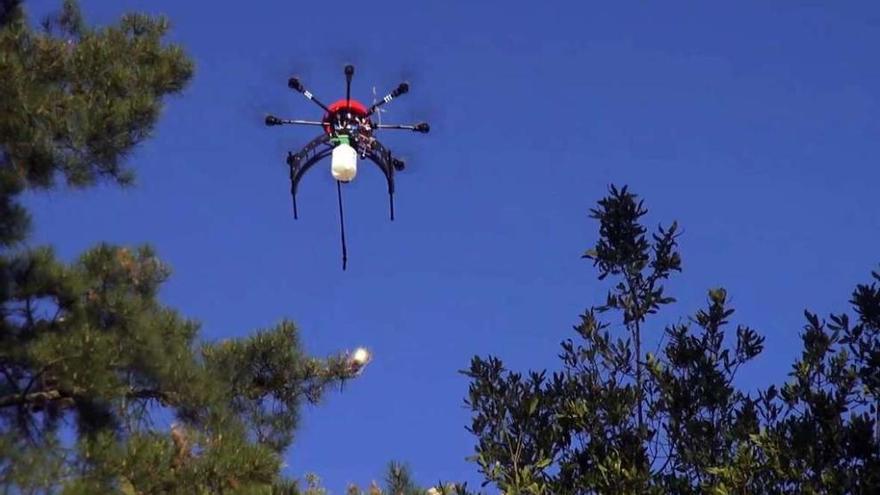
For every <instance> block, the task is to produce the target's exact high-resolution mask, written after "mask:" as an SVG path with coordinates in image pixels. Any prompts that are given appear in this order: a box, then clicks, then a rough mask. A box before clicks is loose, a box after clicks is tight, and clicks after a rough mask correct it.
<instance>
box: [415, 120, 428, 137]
mask: <svg viewBox="0 0 880 495" xmlns="http://www.w3.org/2000/svg"><path fill="white" fill-rule="evenodd" d="M413 130H414V131H415V132H421V133H422V134H427V133H428V132H429V131H430V130H431V126H430V125H428V123H427V122H421V123H419V124H416V125H415V128H413Z"/></svg>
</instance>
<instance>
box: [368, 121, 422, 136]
mask: <svg viewBox="0 0 880 495" xmlns="http://www.w3.org/2000/svg"><path fill="white" fill-rule="evenodd" d="M376 129H397V130H405V131H413V132H420V133H422V134H427V133H429V132H431V126H430V125H429V124H428V123H427V122H419V123H418V124H379V125H377V126H376Z"/></svg>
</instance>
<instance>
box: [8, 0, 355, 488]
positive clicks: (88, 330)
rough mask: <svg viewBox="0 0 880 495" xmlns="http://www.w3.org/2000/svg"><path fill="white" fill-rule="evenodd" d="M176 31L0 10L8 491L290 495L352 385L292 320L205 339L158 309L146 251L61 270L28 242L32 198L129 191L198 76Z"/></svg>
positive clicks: (114, 250)
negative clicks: (295, 446)
mask: <svg viewBox="0 0 880 495" xmlns="http://www.w3.org/2000/svg"><path fill="white" fill-rule="evenodd" d="M168 29H169V23H168V21H167V20H166V19H165V18H163V17H156V16H150V15H146V14H128V15H125V16H124V17H123V18H122V19H121V20H120V21H119V22H118V23H116V24H113V25H110V26H106V27H91V26H88V25H87V23H86V22H85V21H84V19H83V17H82V15H81V14H80V11H79V9H78V6H77V4H76V3H75V2H73V1H65V2H63V3H62V4H61V5H60V7H59V9H58V11H57V12H56V13H55V14H53V15H51V16H49V17H47V18H46V19H45V20H44V22H42V23H34V22H33V21H32V20H31V19H30V18H29V17H28V16H27V15H26V12H25V10H24V8H23V5H22V3H21V2H20V1H16V0H0V486H2V487H3V491H4V493H70V494H77V493H82V494H93V493H123V494H135V493H182V494H183V493H185V494H198V493H298V488H297V485H296V484H295V483H293V482H290V481H286V480H284V479H283V478H282V476H281V474H280V472H281V466H282V454H283V452H284V451H285V449H286V448H287V447H288V446H290V444H291V441H292V439H293V433H294V431H295V430H296V428H297V426H298V425H297V417H298V416H297V413H298V411H299V409H300V407H301V406H302V405H303V404H306V403H314V402H317V401H318V400H319V398H320V397H321V395H322V393H323V392H324V391H325V390H326V389H327V388H328V387H330V386H331V385H336V384H341V383H342V382H343V381H344V380H347V379H349V378H353V377H354V376H356V375H357V373H358V372H359V371H360V370H361V369H362V364H363V363H360V362H358V361H355V360H353V359H351V358H350V357H349V356H347V355H345V354H343V353H340V354H338V355H335V356H331V357H328V358H324V359H319V358H315V357H311V356H309V355H307V354H306V353H305V351H304V350H303V347H302V345H301V342H300V340H299V334H298V331H297V329H296V327H295V326H294V325H293V324H292V323H290V322H289V321H281V322H280V323H279V324H278V325H276V326H274V327H272V328H268V329H263V330H259V331H257V332H254V333H252V334H251V335H250V336H248V337H243V338H240V339H234V340H228V341H222V342H213V343H212V342H207V341H204V340H202V339H200V338H199V332H200V326H199V324H198V322H197V321H195V320H193V319H190V318H187V317H184V316H183V315H181V314H179V313H178V312H177V311H175V310H174V309H172V308H170V307H168V306H166V305H165V304H163V303H162V302H161V301H160V300H159V299H158V297H157V294H158V292H159V289H160V288H161V286H162V284H163V283H165V282H166V281H167V280H168V277H169V275H170V270H169V268H168V266H167V265H166V264H164V263H163V262H162V261H161V260H160V259H159V258H158V257H157V255H156V253H155V251H154V250H153V249H152V248H150V247H148V246H140V247H126V246H113V245H108V244H98V245H97V246H96V247H94V248H92V249H90V250H88V251H86V252H85V253H83V254H82V255H81V256H79V257H78V258H77V259H75V260H73V261H72V262H66V261H63V260H61V259H59V258H58V257H57V256H56V255H55V254H54V252H53V250H52V248H51V247H48V246H33V245H31V244H30V243H29V242H28V232H29V225H30V218H29V215H28V212H27V209H26V207H25V206H24V204H23V203H22V195H23V194H24V193H25V192H26V191H29V190H40V189H49V188H58V187H63V186H67V187H71V188H87V187H89V186H92V185H94V184H97V183H101V182H104V183H111V184H118V185H121V186H127V185H130V184H132V182H133V179H134V172H133V169H132V168H131V167H130V166H129V161H128V158H129V156H130V154H131V153H132V151H133V150H134V148H135V147H136V146H137V145H138V144H139V143H141V142H143V141H144V140H145V139H147V138H148V137H149V136H150V134H151V132H152V131H153V129H154V127H155V125H156V123H157V121H158V118H159V116H160V113H161V109H162V107H163V104H164V103H165V101H166V100H167V98H168V97H169V96H171V95H174V94H177V93H179V92H180V91H181V90H182V89H183V88H184V87H186V85H187V83H188V82H189V81H190V79H191V78H192V76H193V63H192V61H191V59H190V58H189V56H188V55H187V54H186V53H185V51H184V50H183V48H182V47H180V46H178V45H174V44H169V43H167V42H166V41H165V36H166V33H167V32H168ZM49 235H50V236H51V233H49ZM171 420H173V423H170V421H171ZM169 423H170V424H169Z"/></svg>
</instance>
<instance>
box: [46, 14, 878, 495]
mask: <svg viewBox="0 0 880 495" xmlns="http://www.w3.org/2000/svg"><path fill="white" fill-rule="evenodd" d="M58 3H60V2H59V1H55V0H51V1H50V0H40V1H36V2H32V5H31V10H32V11H37V12H43V11H45V9H46V8H47V7H48V6H50V5H56V4H58ZM710 3H711V4H712V6H710V5H709V4H710ZM771 3H772V4H773V6H770V4H771ZM83 7H84V10H85V13H86V15H87V17H88V19H89V20H90V21H92V22H97V23H108V22H112V21H114V20H116V19H117V18H118V16H119V15H120V14H121V13H122V12H124V11H128V10H133V9H134V10H143V11H147V12H152V13H164V14H167V15H168V16H169V17H170V19H171V20H172V22H173V26H174V28H173V33H172V38H173V39H174V40H175V41H178V42H181V43H183V44H184V45H185V46H186V48H187V50H188V51H189V53H190V54H191V55H192V56H193V57H194V58H195V61H196V64H197V71H196V76H195V79H194V81H193V83H192V85H191V86H190V87H189V88H188V89H187V90H186V91H185V93H184V94H183V95H181V96H179V97H176V98H173V99H171V100H170V101H169V102H168V106H167V111H166V112H165V114H164V117H163V119H162V121H161V124H160V125H159V127H158V129H157V132H156V137H155V139H153V140H151V141H149V142H148V143H146V144H145V145H143V146H142V147H140V148H139V150H138V152H137V153H135V154H134V156H133V157H132V163H133V165H134V166H135V167H136V168H137V171H138V172H139V185H138V187H137V188H135V189H132V190H128V191H119V190H116V189H113V188H110V187H103V188H100V189H99V190H97V191H94V190H92V191H87V192H76V193H71V192H64V191H62V192H53V193H49V194H40V195H38V196H36V197H32V198H31V199H30V204H31V205H32V206H33V207H34V209H35V217H36V225H37V232H36V234H37V236H36V237H37V242H51V243H53V244H55V245H56V246H57V248H58V250H59V251H60V253H62V254H63V255H64V256H65V257H68V258H70V257H73V256H74V255H75V254H76V253H79V252H81V251H82V250H84V249H86V248H87V247H89V246H91V245H93V244H94V243H95V242H97V241H99V240H109V241H112V242H117V243H144V242H149V243H151V244H153V245H154V246H156V247H157V249H158V250H159V252H160V254H161V255H162V257H163V258H164V259H165V260H167V261H168V262H170V263H171V264H172V266H173V267H174V268H175V274H174V277H173V279H172V280H171V282H170V283H169V284H168V286H167V287H166V289H165V291H164V292H163V294H162V297H163V299H164V301H166V302H167V303H168V304H170V305H173V306H175V307H177V308H179V309H180V310H181V311H182V312H183V313H184V314H186V315H188V316H191V317H195V318H198V319H200V320H201V321H203V322H204V335H205V337H206V338H211V339H218V338H224V337H229V336H242V335H246V334H247V333H248V332H250V331H251V330H253V329H255V328H261V327H267V326H270V325H273V324H275V323H277V322H278V321H279V320H280V319H281V318H283V317H289V318H292V319H294V320H295V321H296V322H297V323H298V325H299V327H300V329H301V331H302V337H303V340H304V342H305V344H306V346H307V348H308V349H309V350H310V351H312V352H313V353H316V354H329V353H333V352H335V351H338V350H344V349H352V348H354V347H355V346H358V345H366V346H369V347H370V348H371V349H373V351H374V352H375V361H374V362H373V364H372V365H371V366H370V367H369V369H368V371H367V372H366V373H365V374H364V375H363V377H362V378H360V379H359V380H357V381H356V382H353V383H352V384H350V386H348V387H347V389H346V390H345V391H344V392H343V393H331V394H329V395H328V397H327V400H326V401H325V403H324V404H323V405H321V406H319V407H317V408H311V409H309V410H308V411H306V413H305V417H304V421H303V427H302V429H301V431H300V432H299V436H298V438H297V439H296V443H295V444H294V446H293V448H292V449H291V450H290V452H289V454H288V456H287V463H288V464H289V467H288V468H287V470H288V472H289V473H290V474H292V475H299V474H302V473H304V472H306V471H315V472H317V473H318V474H320V475H321V476H322V477H324V478H325V480H326V481H327V483H328V485H329V486H330V487H331V488H332V489H333V490H334V491H335V492H336V493H341V492H342V490H343V488H344V486H345V484H346V483H347V482H349V481H353V482H359V483H366V482H368V481H369V480H370V479H372V478H374V477H376V476H378V475H381V473H382V471H383V469H384V466H385V463H386V462H387V461H388V460H390V459H403V460H406V461H408V462H409V463H410V464H411V466H412V467H413V468H414V470H415V473H416V475H417V477H418V478H419V479H421V480H423V481H425V482H428V483H429V482H432V481H435V480H437V479H457V480H471V481H472V482H475V481H478V480H479V477H478V475H477V474H476V470H475V466H474V465H472V464H469V463H467V462H466V461H465V460H464V458H465V456H467V455H470V453H471V452H472V449H473V439H472V438H471V436H470V435H469V434H468V433H467V432H466V431H465V429H464V428H465V425H466V424H467V423H468V420H469V414H468V412H467V411H466V410H465V409H464V408H463V406H462V400H463V398H464V395H465V392H466V389H467V381H466V380H465V379H464V378H463V377H462V376H461V375H459V374H458V373H457V370H459V369H462V368H464V367H466V366H467V365H468V362H469V360H470V358H471V356H473V355H474V354H480V355H485V354H488V353H493V354H497V355H499V356H501V357H503V358H504V359H505V360H506V361H507V363H508V364H509V365H511V366H512V367H514V368H517V369H525V368H527V367H532V368H544V367H551V368H552V367H556V366H557V359H556V355H557V353H558V343H559V341H560V340H562V339H563V338H566V337H568V336H570V335H572V333H571V325H572V324H573V323H575V322H576V320H577V316H578V314H579V313H580V312H581V311H583V310H584V308H586V307H587V306H589V305H591V304H595V303H599V302H600V301H601V300H602V299H603V296H602V295H603V294H604V290H605V289H604V286H602V285H599V283H598V282H597V281H596V279H595V272H594V270H593V269H592V268H591V266H590V265H589V264H588V263H587V262H586V261H584V260H581V259H580V255H581V253H582V252H583V250H585V249H586V248H587V247H588V246H589V245H590V243H592V242H594V241H595V239H596V233H597V228H596V225H595V224H594V223H593V222H592V221H590V220H588V218H587V211H588V209H589V208H590V207H592V206H593V205H594V204H595V202H596V200H598V199H600V198H601V197H602V196H603V195H604V194H605V192H606V188H607V186H608V185H609V184H611V183H615V184H621V185H622V184H629V185H630V186H631V188H632V189H633V190H634V191H636V192H637V193H639V194H641V195H642V196H643V197H644V198H645V199H646V201H647V205H648V207H649V208H650V214H649V217H648V221H649V222H650V223H651V224H656V223H658V222H663V223H665V224H666V223H669V222H670V221H672V220H673V219H677V220H678V221H679V222H680V223H681V224H682V226H683V227H684V236H683V237H682V239H681V243H682V253H683V258H684V273H683V275H681V276H679V277H678V278H676V279H675V280H674V281H673V282H672V283H671V287H670V290H671V292H672V294H673V295H675V296H677V297H678V298H679V303H677V304H676V305H674V307H672V308H670V309H669V310H667V311H664V312H663V313H661V314H660V315H659V316H658V317H657V318H655V319H654V320H653V322H652V324H651V325H650V328H649V330H648V332H651V333H653V334H654V335H657V334H658V332H659V330H660V329H661V328H662V327H663V326H664V325H666V324H668V323H672V322H676V321H678V320H679V318H682V317H685V316H686V315H687V314H691V313H693V312H694V311H695V310H696V309H698V308H699V307H700V306H701V304H702V303H703V301H704V299H705V291H706V289H708V288H710V287H715V286H724V287H726V288H727V289H728V291H729V294H730V297H731V299H732V301H733V303H734V304H735V306H736V308H737V309H738V312H737V314H736V317H735V318H734V321H735V322H737V323H746V324H749V325H751V326H754V327H756V328H758V329H759V330H760V331H761V332H762V333H763V334H764V335H766V337H767V342H766V344H767V346H766V351H765V353H764V354H763V355H762V356H761V357H760V358H759V359H758V360H757V362H756V363H755V364H754V365H753V366H751V367H750V368H748V369H746V370H744V371H743V372H742V374H741V384H742V385H743V386H745V387H748V388H754V387H757V386H761V385H766V384H768V383H769V382H771V381H776V382H780V381H782V380H784V378H785V374H786V373H787V372H788V369H789V366H790V365H791V363H792V361H793V359H794V357H795V355H796V354H797V352H798V350H799V340H798V333H799V332H800V330H801V327H802V322H803V318H802V311H803V310H804V309H805V308H806V307H809V308H812V309H814V310H816V311H818V312H820V313H827V312H829V311H839V310H843V309H846V308H847V304H846V301H847V300H848V298H849V294H850V291H851V290H852V288H853V287H854V286H855V284H856V283H858V282H862V281H867V280H868V275H869V272H870V270H871V269H874V268H876V267H877V263H878V262H880V255H878V250H877V241H878V239H880V231H878V229H880V209H878V204H877V199H876V198H877V184H878V180H880V170H878V156H880V144H878V143H880V141H878V135H880V121H878V110H880V108H878V95H880V65H878V64H877V61H876V52H877V47H878V46H880V5H878V4H877V3H876V2H832V1H827V2H792V1H780V2H762V1H741V2H734V3H732V4H728V5H719V4H718V3H717V2H696V1H694V2H614V3H613V5H610V6H609V3H606V2H601V3H599V2H579V1H570V2H517V1H506V2H465V1H443V2H439V1H438V2H417V1H413V2H400V1H393V2H383V1H377V2H347V1H338V2H292V1H261V2H228V1H216V2H210V3H205V2H183V1H171V0H163V1H158V0H149V1H147V0H143V1H129V0H126V1H116V0H114V1H109V0H104V1H98V0H91V1H89V0H85V1H83ZM348 61H351V62H353V63H355V64H356V65H357V73H356V75H355V82H354V96H355V97H358V98H362V99H369V97H370V89H371V87H372V86H373V85H378V86H379V88H380V89H379V91H383V90H386V89H390V88H392V87H393V85H395V84H396V83H397V82H398V79H399V77H401V74H406V75H408V76H410V77H411V82H412V90H411V92H410V94H408V95H406V96H405V97H403V98H401V99H400V100H398V101H395V102H393V103H392V104H391V105H389V107H388V108H389V112H388V113H387V114H386V115H385V120H386V121H391V120H397V121H408V120H415V119H416V118H418V117H420V116H425V117H426V118H428V119H430V120H431V123H432V124H433V127H434V132H432V133H431V134H429V135H427V136H423V135H417V134H410V133H404V134H396V135H390V134H388V135H387V137H386V138H384V139H385V140H386V142H387V144H388V145H389V146H390V147H392V148H394V149H398V150H400V151H401V152H402V153H403V154H404V155H406V156H409V157H410V167H409V168H408V169H407V170H406V171H405V172H404V173H402V174H399V175H398V183H397V185H398V194H397V196H396V199H397V213H398V218H397V221H396V222H394V223H389V222H388V219H387V210H386V209H387V197H386V195H385V190H384V186H383V183H382V177H381V174H380V173H379V172H378V170H376V169H374V168H370V167H364V168H362V171H361V173H360V175H359V176H358V179H357V181H356V182H354V183H353V184H352V185H351V186H350V187H348V195H347V197H346V202H347V218H346V220H347V224H348V240H349V251H350V257H349V270H348V271H347V272H344V273H343V272H342V271H341V270H340V260H339V241H338V231H337V229H338V223H337V216H336V215H337V213H336V209H335V208H336V205H335V201H336V198H335V189H334V184H333V182H332V180H331V179H330V175H329V171H328V170H326V169H315V170H313V171H312V172H311V173H310V175H309V176H307V177H306V179H305V180H304V181H303V183H302V185H301V196H300V212H301V219H300V220H299V221H298V222H294V220H293V218H292V216H291V210H290V197H289V194H288V188H289V185H288V179H287V169H286V166H285V165H284V162H283V157H284V153H285V149H298V147H299V146H301V145H302V144H304V143H305V142H306V141H307V140H308V139H310V138H311V137H312V136H313V134H314V130H313V129H309V128H305V129H295V128H284V129H278V128H274V129H266V128H264V127H262V126H261V125H259V122H260V120H261V118H262V112H263V111H265V110H271V111H275V112H277V113H278V114H280V115H283V116H288V117H298V118H318V117H319V116H320V111H319V109H317V108H316V107H314V106H312V105H311V104H309V103H308V102H307V101H306V100H305V99H304V98H302V96H300V95H297V94H295V93H293V92H292V91H290V90H288V89H287V87H286V83H285V81H286V78H287V76H288V75H290V73H293V72H299V73H300V74H302V76H303V77H304V81H305V83H306V84H307V85H308V87H309V88H310V89H312V91H313V92H314V93H315V94H316V95H318V96H319V97H321V98H323V99H324V100H325V101H332V100H334V99H336V98H338V97H340V96H341V95H342V92H343V77H342V66H343V64H344V63H345V62H348Z"/></svg>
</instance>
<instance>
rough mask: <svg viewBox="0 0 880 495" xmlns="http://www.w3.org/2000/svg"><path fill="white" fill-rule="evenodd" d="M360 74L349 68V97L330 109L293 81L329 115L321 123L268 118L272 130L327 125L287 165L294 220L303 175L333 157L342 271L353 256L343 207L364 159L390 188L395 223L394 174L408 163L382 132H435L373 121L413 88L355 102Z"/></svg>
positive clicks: (420, 125) (293, 81) (406, 86)
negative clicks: (387, 143)
mask: <svg viewBox="0 0 880 495" xmlns="http://www.w3.org/2000/svg"><path fill="white" fill-rule="evenodd" d="M352 76H354V66H353V65H346V66H345V99H342V100H338V101H336V102H334V103H332V104H330V105H329V106H328V105H325V104H323V103H321V101H320V100H318V99H317V98H315V95H314V94H312V93H311V92H310V91H309V90H307V89H306V88H305V86H303V84H302V82H301V81H300V80H299V79H298V78H296V77H291V78H290V79H288V81H287V86H288V87H289V88H290V89H292V90H294V91H296V92H298V93H300V94H302V95H303V96H305V97H306V98H307V99H308V100H309V101H311V102H313V103H315V104H316V105H318V106H319V107H321V109H322V110H324V116H323V118H322V119H321V120H298V119H282V118H279V117H276V116H274V115H267V116H266V125H267V126H279V125H303V126H316V127H321V128H322V132H321V134H320V135H319V136H318V137H316V138H314V139H312V140H311V141H310V142H309V143H308V144H306V145H305V146H304V147H303V148H302V149H301V150H300V151H299V152H297V153H293V152H288V153H287V165H288V166H289V167H290V195H291V198H292V200H293V218H294V219H298V218H299V212H298V210H297V205H296V192H297V189H298V187H299V183H300V181H301V180H302V177H303V175H305V173H306V172H308V171H309V170H310V169H311V168H312V167H313V166H314V165H315V164H317V163H318V162H320V161H321V160H323V159H324V158H327V157H328V156H329V157H330V173H331V174H332V176H333V178H334V179H335V180H336V193H337V197H338V200H339V223H340V233H341V237H342V269H343V270H345V269H346V266H347V264H348V253H347V250H346V245H345V220H344V216H343V208H342V185H343V184H347V183H349V182H351V181H352V180H354V178H355V176H356V175H357V163H358V160H359V159H360V160H364V159H366V160H370V161H371V162H373V163H375V164H376V165H377V166H378V167H379V169H380V170H381V171H382V173H383V174H384V175H385V180H386V182H387V184H388V204H389V208H390V212H391V220H392V221H393V220H394V173H395V172H400V171H402V170H403V169H404V168H405V166H406V164H405V163H404V161H403V160H401V159H399V158H397V157H395V156H394V155H392V154H391V151H390V150H389V149H388V148H386V147H385V146H384V145H383V144H382V143H381V142H379V140H378V139H376V137H375V133H376V131H378V130H380V129H396V130H409V131H413V132H419V133H422V134H426V133H428V132H429V131H430V130H431V127H430V126H429V125H428V123H427V122H419V123H417V124H382V123H381V119H379V120H380V123H376V122H374V121H373V116H374V115H375V114H376V112H377V111H379V110H380V108H381V107H382V106H383V105H386V104H388V103H389V102H391V100H393V99H395V98H397V97H399V96H400V95H403V94H405V93H407V92H409V84H407V83H406V82H403V83H400V85H398V86H397V88H395V89H394V90H393V91H391V92H390V93H388V94H387V95H385V96H384V97H383V98H382V99H381V100H378V101H376V102H374V103H373V104H372V105H371V106H369V107H367V106H366V105H364V104H363V103H361V102H359V101H357V100H353V99H352V98H351V79H352Z"/></svg>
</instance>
